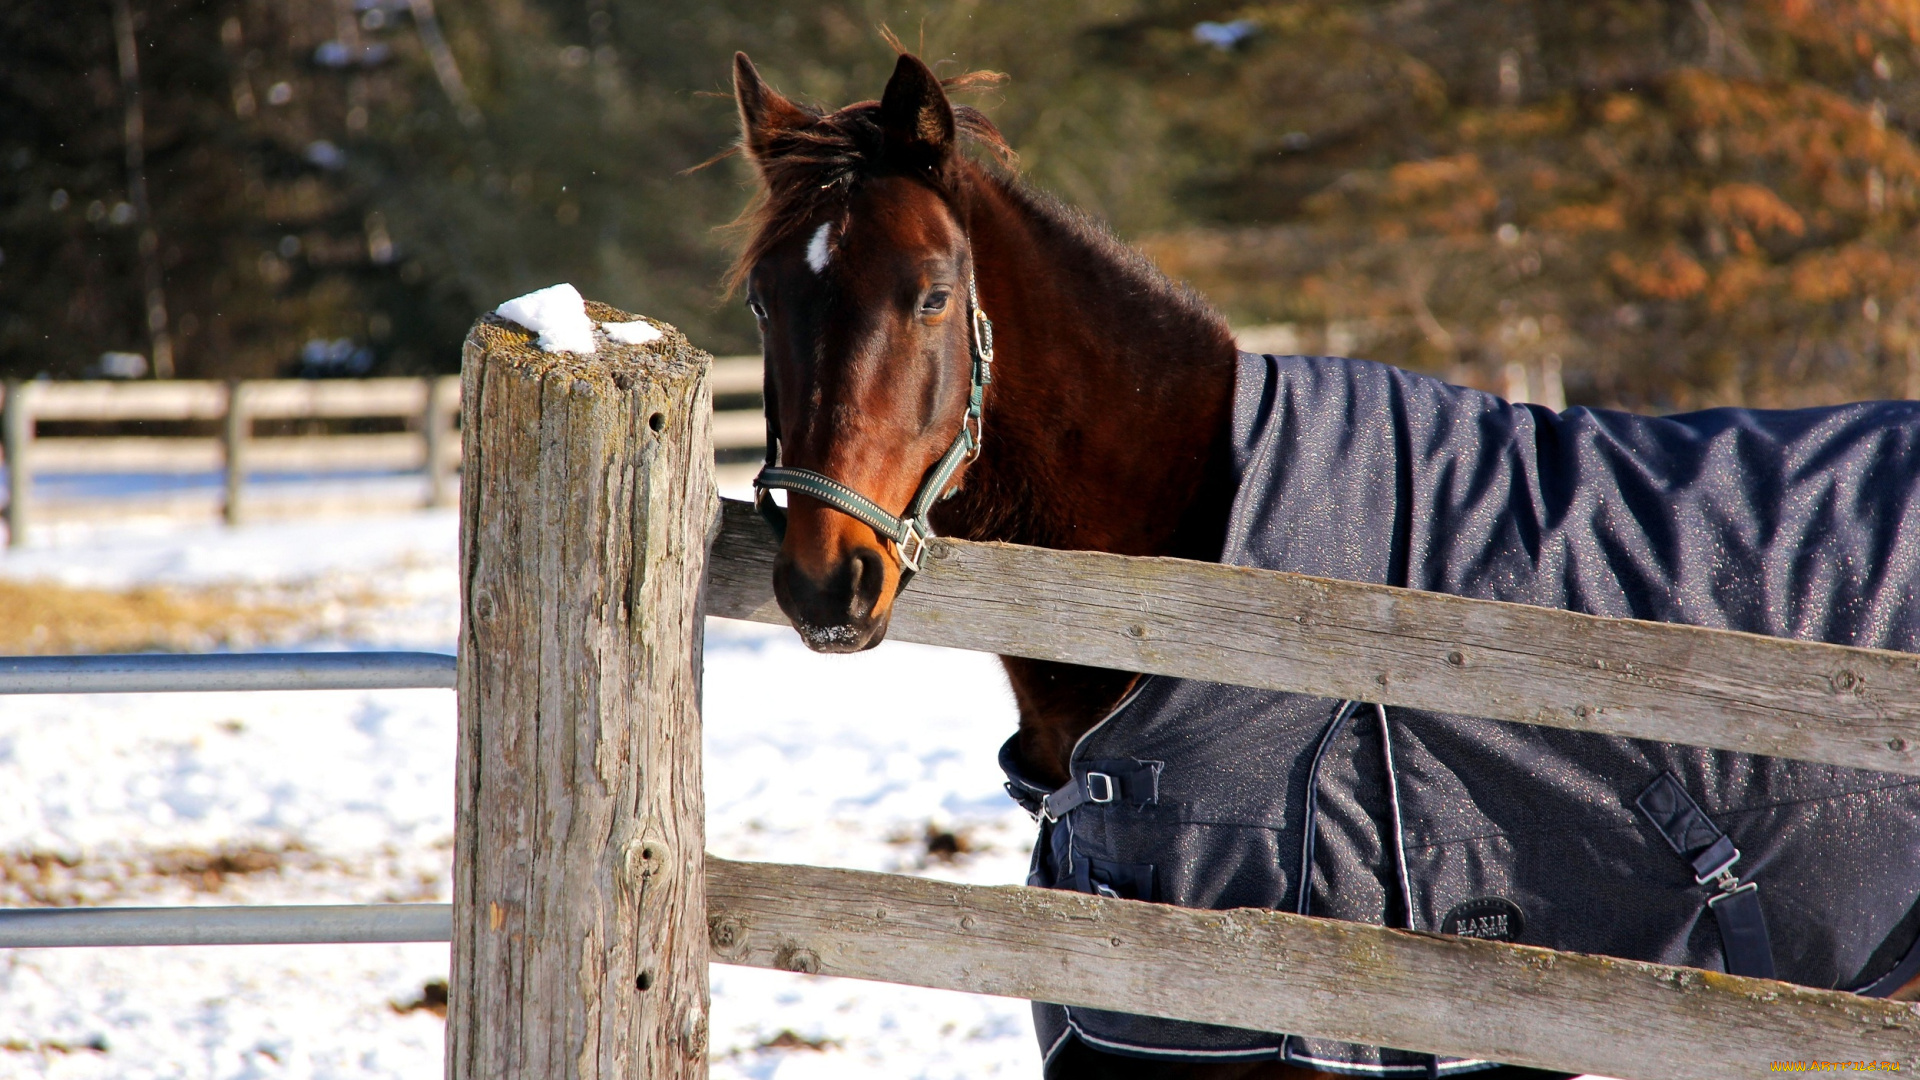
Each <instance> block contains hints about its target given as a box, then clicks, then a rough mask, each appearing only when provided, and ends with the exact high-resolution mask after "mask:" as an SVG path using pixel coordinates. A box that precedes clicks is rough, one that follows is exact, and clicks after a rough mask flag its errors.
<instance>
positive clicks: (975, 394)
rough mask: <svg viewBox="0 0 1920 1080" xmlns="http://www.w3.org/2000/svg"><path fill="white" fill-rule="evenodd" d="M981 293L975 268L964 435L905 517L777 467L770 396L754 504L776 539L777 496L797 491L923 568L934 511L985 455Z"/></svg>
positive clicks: (987, 347) (910, 565)
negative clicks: (956, 478) (963, 469)
mask: <svg viewBox="0 0 1920 1080" xmlns="http://www.w3.org/2000/svg"><path fill="white" fill-rule="evenodd" d="M979 292H980V290H979V288H978V287H977V286H976V285H975V284H974V278H973V270H972V269H971V268H969V269H968V270H967V326H968V330H969V333H968V339H967V343H968V352H969V354H970V355H971V357H972V365H971V367H972V376H971V379H972V385H971V387H970V388H969V389H968V391H967V415H966V418H965V419H964V420H962V421H961V422H960V431H959V433H958V434H956V435H954V437H953V442H952V443H951V444H950V445H948V447H947V452H946V453H944V454H942V455H940V460H939V461H936V462H934V463H933V468H931V469H929V470H927V474H926V476H924V477H922V478H921V480H920V487H919V490H917V491H915V492H914V494H913V499H912V501H910V502H909V503H908V504H907V509H906V512H905V513H902V514H898V515H896V514H891V513H888V512H887V510H886V508H885V507H883V506H881V505H880V504H879V503H876V502H874V501H873V500H872V499H869V498H867V497H866V496H865V495H862V494H860V493H859V492H858V491H855V490H854V489H852V488H850V487H848V486H847V485H845V484H843V483H841V482H840V481H838V480H835V479H834V478H832V477H830V476H827V475H826V474H824V473H818V472H815V471H813V470H812V469H794V468H788V467H786V466H783V465H779V464H776V462H778V461H779V460H780V442H779V437H778V435H777V434H775V432H774V430H773V416H772V406H773V399H772V398H771V397H770V396H769V397H768V399H767V404H768V416H767V463H766V465H765V467H763V468H762V469H761V470H760V475H758V476H756V477H754V478H753V505H754V508H755V509H757V510H759V511H760V516H761V517H763V518H765V519H766V521H767V524H768V525H770V526H771V527H772V528H773V535H774V536H776V537H778V538H780V539H782V540H784V539H786V535H787V512H786V511H785V510H783V509H781V508H780V506H779V505H778V504H776V503H775V502H774V501H773V498H772V493H773V492H775V491H797V492H799V493H800V494H802V495H808V496H811V497H813V498H815V499H818V500H820V501H821V502H823V503H826V504H827V505H828V506H831V507H833V508H834V509H835V510H838V511H840V512H841V513H843V514H845V515H847V516H848V517H851V518H853V519H855V520H856V521H860V522H862V523H864V524H866V525H868V526H870V527H871V528H872V529H873V531H874V532H876V533H879V534H880V535H881V536H882V537H883V538H885V539H887V540H891V541H892V542H893V548H894V551H895V552H897V553H898V554H899V556H900V565H901V566H902V567H904V568H905V570H906V572H907V573H908V574H909V575H911V574H913V573H915V572H916V571H918V570H919V569H920V559H921V557H922V556H923V555H925V554H926V550H927V541H928V540H929V539H931V538H932V536H933V523H932V522H931V521H930V520H929V515H930V514H932V512H933V507H934V504H936V503H938V502H939V501H940V500H941V499H944V498H946V497H947V496H948V495H950V494H952V492H951V491H949V490H948V485H949V484H950V483H952V481H953V474H954V473H956V472H958V471H959V470H960V466H962V465H964V464H966V463H967V462H969V461H972V460H973V459H974V458H975V457H978V456H979V454H980V441H981V436H982V427H981V413H982V411H983V409H984V408H985V405H986V390H987V384H988V383H989V382H992V381H993V323H992V322H991V321H990V320H989V319H988V318H987V314H986V312H985V311H983V310H981V308H980V299H979Z"/></svg>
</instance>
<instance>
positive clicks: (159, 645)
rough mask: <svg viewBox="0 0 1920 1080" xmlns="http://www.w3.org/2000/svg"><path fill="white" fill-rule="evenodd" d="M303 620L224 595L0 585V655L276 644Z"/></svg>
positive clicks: (229, 592)
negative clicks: (275, 642)
mask: <svg viewBox="0 0 1920 1080" xmlns="http://www.w3.org/2000/svg"><path fill="white" fill-rule="evenodd" d="M308 621H310V616H309V615H308V614H307V613H305V612H302V611H301V610H300V609H298V608H296V607H291V606H288V605H286V604H284V603H278V602H275V601H274V600H271V599H267V598H259V597H249V596H246V595H243V594H242V593H240V592H239V591H238V590H235V589H232V588H205V589H178V588H161V587H142V588H135V589H129V590H126V591H124V592H119V591H109V590H105V589H86V588H75V587H73V586H68V585H60V584H56V583H53V582H44V581H7V580H0V653H6V654H12V655H16V656H18V655H29V654H57V653H105V652H146V651H160V652H189V651H198V650H205V649H219V648H229V649H243V648H249V647H255V646H258V645H260V644H263V643H267V642H274V641H281V640H284V639H286V638H287V637H288V636H290V635H291V634H293V633H295V632H297V631H298V630H299V629H300V628H301V627H302V626H304V625H305V624H306V623H307V622H308Z"/></svg>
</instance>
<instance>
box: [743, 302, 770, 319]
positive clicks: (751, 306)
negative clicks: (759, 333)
mask: <svg viewBox="0 0 1920 1080" xmlns="http://www.w3.org/2000/svg"><path fill="white" fill-rule="evenodd" d="M747 310H748V311H751V312H753V317H754V318H756V319H759V320H760V321H761V322H766V321H767V309H766V308H763V307H761V306H760V301H758V300H749V301H747Z"/></svg>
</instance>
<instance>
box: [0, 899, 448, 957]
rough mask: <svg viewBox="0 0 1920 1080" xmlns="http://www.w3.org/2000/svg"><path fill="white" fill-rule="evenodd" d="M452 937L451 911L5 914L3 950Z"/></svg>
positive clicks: (322, 908)
mask: <svg viewBox="0 0 1920 1080" xmlns="http://www.w3.org/2000/svg"><path fill="white" fill-rule="evenodd" d="M452 936H453V905H451V904H327V905H293V904H284V905H266V906H260V905H254V906H247V907H158V908H153V907H125V908H30V909H26V910H18V909H16V910H10V911H0V949H58V948H84V947H89V946H97V945H113V946H129V945H364V944H370V943H385V942H403V941H427V942H436V941H437V942H444V941H448V940H451V939H452Z"/></svg>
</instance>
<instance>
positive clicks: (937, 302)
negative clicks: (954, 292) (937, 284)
mask: <svg viewBox="0 0 1920 1080" xmlns="http://www.w3.org/2000/svg"><path fill="white" fill-rule="evenodd" d="M948 295H949V294H948V293H947V291H946V290H945V289H942V290H940V291H938V292H934V293H929V294H928V295H927V298H926V299H925V300H922V301H921V302H920V313H921V314H922V315H938V314H940V313H941V312H943V311H945V310H947V296H948Z"/></svg>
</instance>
